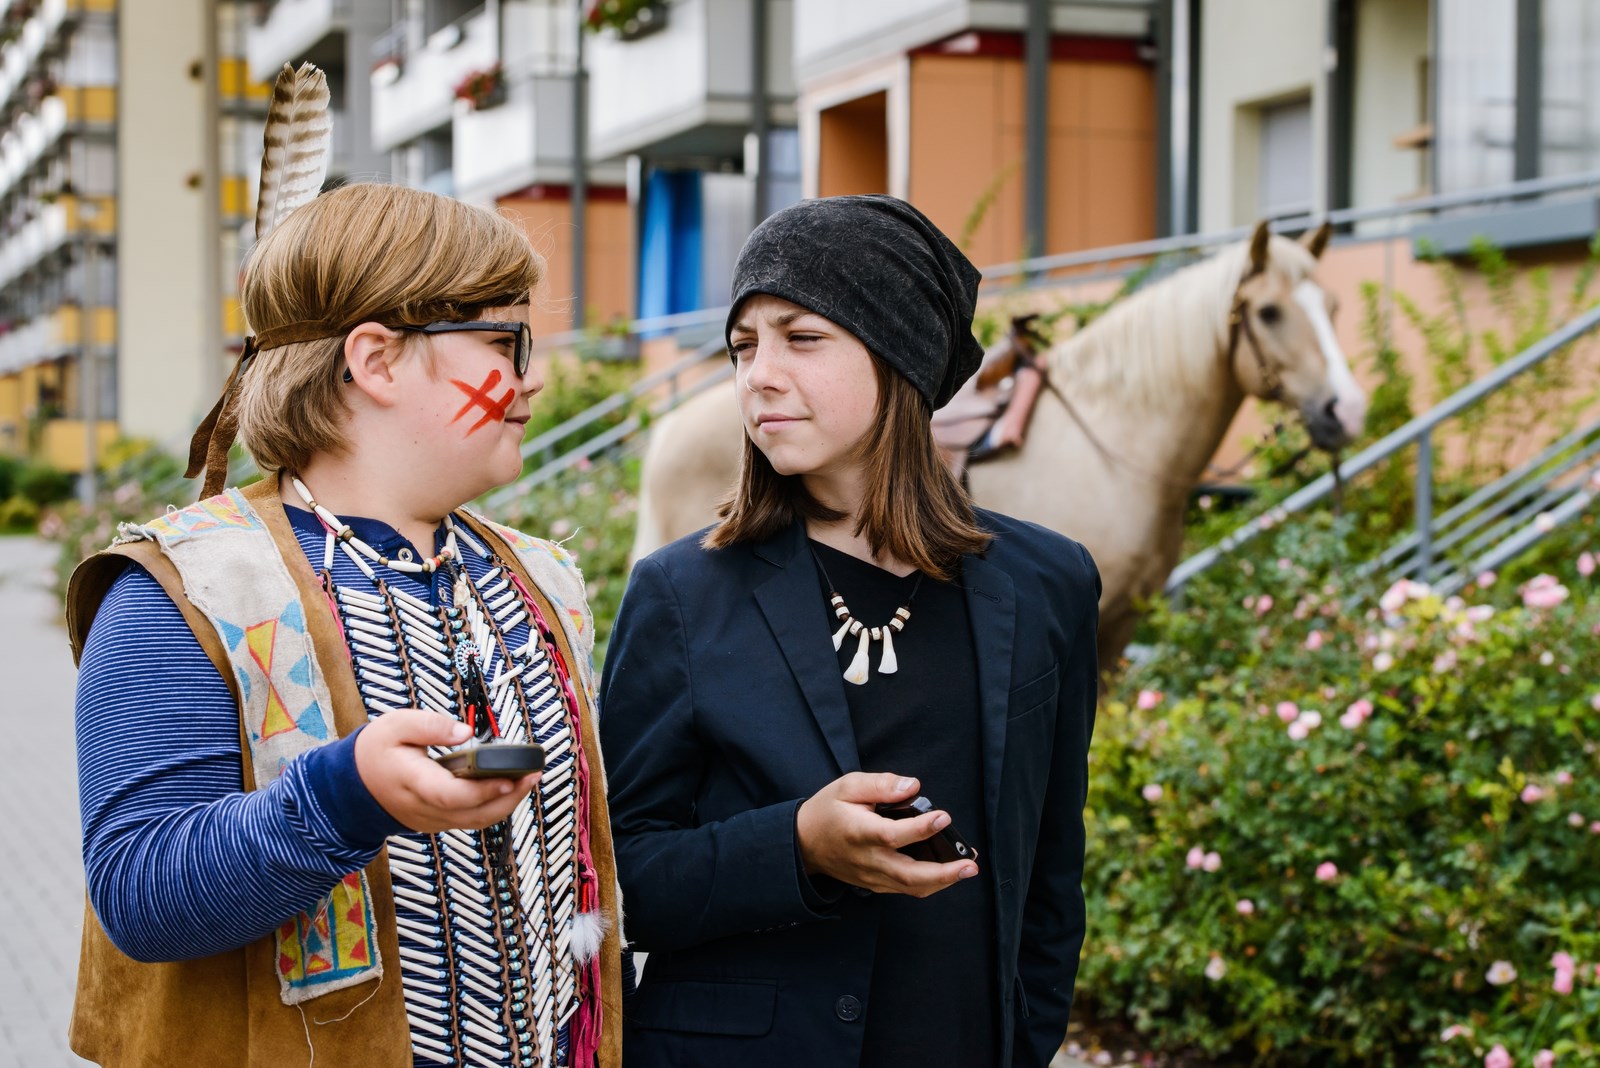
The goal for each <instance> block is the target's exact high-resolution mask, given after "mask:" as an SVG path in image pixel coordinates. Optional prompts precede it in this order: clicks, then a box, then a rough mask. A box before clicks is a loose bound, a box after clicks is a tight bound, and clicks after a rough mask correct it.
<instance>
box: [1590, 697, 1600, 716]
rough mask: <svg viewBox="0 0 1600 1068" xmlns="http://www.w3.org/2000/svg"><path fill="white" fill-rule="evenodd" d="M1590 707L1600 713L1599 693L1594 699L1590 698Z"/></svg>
mask: <svg viewBox="0 0 1600 1068" xmlns="http://www.w3.org/2000/svg"><path fill="white" fill-rule="evenodd" d="M1589 707H1590V708H1592V709H1594V710H1595V711H1596V712H1600V693H1597V694H1595V695H1594V696H1593V697H1591V698H1589Z"/></svg>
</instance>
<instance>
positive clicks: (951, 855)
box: [877, 796, 978, 864]
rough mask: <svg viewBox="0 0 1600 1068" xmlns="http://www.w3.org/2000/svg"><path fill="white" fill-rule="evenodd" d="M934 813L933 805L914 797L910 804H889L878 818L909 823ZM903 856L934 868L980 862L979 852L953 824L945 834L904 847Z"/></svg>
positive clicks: (943, 832)
mask: <svg viewBox="0 0 1600 1068" xmlns="http://www.w3.org/2000/svg"><path fill="white" fill-rule="evenodd" d="M933 810H934V804H933V802H932V801H929V800H928V799H927V798H926V797H921V796H918V797H913V798H912V799H911V800H909V801H886V802H884V803H882V804H880V805H878V806H877V813H878V815H880V816H882V817H884V818H885V819H891V820H909V819H914V818H915V817H917V816H926V815H927V814H928V813H930V812H932V811H933ZM900 852H902V853H904V854H905V855H906V856H908V857H910V858H911V859H912V860H922V861H928V862H930V863H934V864H948V863H950V862H951V861H953V860H977V859H978V851H977V850H976V849H974V848H972V846H971V845H969V844H968V843H967V840H966V839H965V838H962V837H961V834H960V832H959V831H957V830H956V827H955V824H954V823H947V824H945V827H944V830H942V831H938V832H936V833H935V834H934V835H933V836H932V837H931V838H924V839H923V840H922V841H920V842H912V843H911V844H910V845H907V846H902V847H901V848H900Z"/></svg>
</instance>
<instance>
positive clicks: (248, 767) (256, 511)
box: [67, 479, 622, 1068]
mask: <svg viewBox="0 0 1600 1068" xmlns="http://www.w3.org/2000/svg"><path fill="white" fill-rule="evenodd" d="M469 526H470V528H471V529H472V531H473V532H474V533H476V534H477V535H478V537H479V538H480V539H483V540H485V541H486V542H487V543H490V544H493V545H495V546H496V555H497V556H498V557H500V558H501V560H502V561H503V562H504V563H505V564H506V565H507V566H508V567H510V568H511V569H512V571H513V573H514V574H516V575H517V577H518V578H520V579H521V580H522V583H523V585H524V587H525V588H526V590H527V591H528V594H529V596H530V597H531V598H532V599H533V600H534V602H535V603H536V604H537V606H538V608H539V611H540V612H541V613H542V614H543V615H544V617H545V618H546V619H548V620H551V621H559V625H553V626H552V628H551V629H552V631H553V634H554V637H555V642H556V645H557V648H558V649H559V650H560V653H561V655H562V656H563V657H564V658H565V659H566V662H567V663H568V664H570V665H572V669H573V673H574V675H575V676H576V679H577V680H578V681H579V682H580V685H577V686H575V687H574V690H575V691H576V699H577V702H578V705H579V716H578V719H579V723H580V725H581V739H580V742H581V745H582V749H583V752H584V754H585V756H586V758H587V763H588V767H589V768H591V769H593V771H592V774H591V775H590V779H589V785H588V797H589V809H590V813H591V818H590V823H589V834H590V848H591V850H592V854H593V861H594V865H595V869H596V874H597V876H598V884H599V885H598V890H599V895H600V908H601V911H602V913H603V915H604V917H605V919H606V920H607V921H608V923H607V929H606V935H605V941H604V944H603V946H602V949H601V957H600V961H601V982H600V991H601V996H600V1012H601V1021H602V1024H601V1033H600V1042H599V1053H598V1058H597V1063H598V1065H599V1066H600V1068H620V1065H621V1060H622V1039H621V1034H622V1028H621V1011H622V1010H621V982H620V970H619V963H620V944H621V942H620V937H621V925H620V919H621V904H620V901H619V900H618V893H617V882H616V863H615V860H614V858H613V855H612V849H611V825H610V821H609V819H608V818H607V815H606V808H605V776H604V770H603V768H604V765H603V764H602V762H601V758H600V751H599V742H598V738H597V734H596V730H595V718H594V707H595V706H594V669H593V664H592V661H591V659H590V656H589V650H590V649H591V648H592V645H593V621H592V618H591V617H590V615H589V612H588V608H587V605H586V603H585V601H584V593H583V580H582V578H581V576H580V575H579V574H578V572H577V569H576V567H574V566H573V564H572V561H571V557H570V556H568V555H567V554H566V553H565V552H564V551H563V550H562V549H561V548H560V547H559V546H557V545H554V544H552V543H549V542H545V541H540V540H538V539H534V538H529V537H527V536H526V535H523V534H520V533H518V532H517V531H513V530H510V529H508V528H505V527H500V526H497V525H494V524H490V523H487V522H483V521H478V520H475V519H473V518H472V517H469ZM229 530H233V531H235V532H236V533H237V532H238V531H240V530H252V531H253V532H254V533H256V534H258V535H259V534H261V533H262V532H264V533H265V534H266V535H269V536H270V549H275V550H276V552H275V553H273V552H271V551H270V549H269V551H268V552H267V554H266V555H267V557H268V558H267V559H262V560H260V562H259V566H253V567H252V569H251V571H250V572H249V573H248V574H236V575H232V576H230V577H229V578H228V581H231V582H234V583H249V584H251V587H252V589H254V590H257V591H259V592H260V596H258V597H256V598H255V603H256V604H258V605H265V606H268V607H269V608H270V606H271V605H272V603H273V602H274V599H279V600H282V601H283V602H284V604H283V606H282V607H283V608H284V618H286V619H288V620H289V622H290V624H291V626H290V627H289V628H288V630H289V631H291V632H292V633H290V634H289V635H288V639H289V640H292V641H294V642H298V643H300V645H302V646H304V647H306V648H307V649H308V655H309V657H310V658H311V659H312V660H313V661H314V667H315V669H316V670H314V671H312V672H311V673H310V676H309V682H308V681H307V675H306V673H305V672H304V671H303V670H301V671H299V672H295V673H294V678H292V679H291V678H289V677H288V676H289V675H290V674H291V670H290V669H291V667H292V666H293V664H294V661H293V660H291V659H289V658H287V657H286V658H283V664H284V665H285V666H283V667H281V668H278V669H274V670H273V673H272V674H271V675H270V676H269V678H270V681H271V683H272V685H270V686H268V685H248V686H247V687H246V689H247V690H248V691H249V693H248V694H247V695H246V699H245V700H243V701H241V700H240V690H241V687H240V684H239V678H240V675H241V672H242V671H243V670H244V669H243V668H242V667H241V661H242V660H243V659H244V658H245V657H246V653H245V652H244V651H242V650H241V646H242V645H243V644H245V643H244V642H242V641H241V640H240V637H239V635H238V634H236V633H231V631H232V630H233V628H231V627H229V626H228V625H227V623H226V622H225V621H224V622H222V623H221V624H220V626H221V628H222V630H223V631H229V632H230V633H227V634H224V633H221V632H219V622H218V621H217V620H216V617H215V612H216V608H215V604H216V598H215V593H216V589H217V584H216V581H215V580H216V578H217V577H216V576H207V575H206V574H205V573H204V567H203V566H200V567H196V566H195V564H194V563H193V561H194V560H196V559H199V560H202V561H203V560H204V556H200V557H196V556H195V555H194V551H195V549H196V548H197V547H198V546H201V545H205V544H207V539H208V537H209V536H210V534H211V532H214V531H223V532H226V531H229ZM185 540H187V541H188V542H189V544H187V545H186V546H184V548H183V549H182V550H181V551H174V549H175V546H177V545H178V544H179V543H180V542H182V541H185ZM260 544H262V545H268V544H269V543H268V542H267V541H265V540H263V541H261V542H260ZM505 550H509V551H505ZM130 561H131V562H133V563H136V564H138V565H139V566H140V567H143V568H144V569H145V570H146V571H147V572H149V574H150V575H151V576H152V577H153V578H154V579H155V580H156V581H157V582H158V583H160V585H161V587H162V589H163V590H165V591H166V593H167V595H168V596H169V597H171V598H172V601H173V603H174V604H176V605H177V607H178V609H179V611H180V612H181V613H182V614H183V617H184V619H185V620H186V621H187V622H188V624H189V627H190V629H191V630H192V631H193V632H194V635H195V637H196V639H197V640H198V641H199V643H200V646H201V648H202V649H204V650H205V653H206V655H207V657H208V658H210V660H211V662H212V664H213V665H215V666H216V669H217V672H218V673H219V674H220V675H221V676H222V678H223V679H224V680H225V681H226V682H227V684H228V688H229V690H230V692H232V694H233V696H234V700H235V702H236V703H237V704H238V705H239V710H240V721H239V729H240V750H241V754H242V774H243V780H244V788H245V790H247V791H248V790H254V789H256V788H257V787H258V785H260V784H261V783H262V782H263V780H264V779H265V778H267V777H270V776H271V775H272V774H274V772H273V771H272V769H273V767H275V764H274V761H276V760H279V759H283V758H285V757H286V756H287V755H288V754H287V752H285V751H284V750H283V745H285V744H288V745H293V744H296V739H297V737H298V744H300V745H302V746H304V745H306V744H318V743H319V741H320V742H326V741H331V740H333V739H334V738H343V737H346V736H347V735H349V734H350V733H352V732H353V731H355V730H356V729H357V728H359V727H360V726H362V724H364V723H366V722H367V713H366V709H365V707H364V706H363V702H362V700H361V696H360V693H359V691H358V689H357V686H356V680H355V675H354V673H353V671H352V669H351V667H350V659H349V655H348V652H347V650H346V647H345V644H344V640H343V638H342V637H341V635H340V632H339V628H338V624H337V623H336V621H335V619H334V617H333V615H332V613H331V610H330V607H329V605H328V601H327V598H326V596H325V594H324V592H323V590H322V588H321V586H320V584H319V583H318V580H317V577H316V575H315V574H314V573H313V572H312V570H311V567H310V565H309V563H307V561H306V558H305V554H304V552H303V551H302V550H301V548H300V545H299V543H298V541H297V540H296V539H295V535H294V532H293V530H292V528H291V527H290V525H289V521H288V517H287V516H286V515H285V514H284V511H283V505H282V502H281V501H280V500H279V499H278V494H277V485H276V480H274V479H265V480H263V481H261V482H259V483H257V484H255V485H254V486H251V487H249V488H248V489H245V490H243V491H237V490H235V491H229V492H228V493H225V494H223V495H221V496H218V497H213V498H210V499H208V500H205V501H200V502H198V503H197V504H194V505H191V506H189V507H188V508H185V509H181V510H179V511H177V512H173V513H170V514H169V515H167V516H166V517H164V518H162V519H159V520H156V521H155V522H154V523H151V524H148V525H146V526H144V527H130V528H127V529H126V530H125V531H124V537H123V538H119V540H118V542H117V543H116V544H114V545H113V546H112V547H111V548H109V549H108V550H106V551H105V552H102V553H99V554H97V555H95V556H93V557H90V558H89V559H88V560H86V561H84V563H83V564H82V565H80V566H79V568H78V569H77V571H76V572H74V574H73V576H72V580H71V583H70V585H69V587H68V592H67V627H68V631H69V635H70V638H71V641H72V653H73V659H74V661H76V660H77V659H78V658H79V657H80V656H81V655H82V653H83V647H84V643H85V641H86V640H87V638H88V634H89V628H90V626H91V625H92V624H93V623H94V617H95V614H96V612H97V611H98V610H99V608H100V604H101V602H102V601H103V600H104V599H105V596H106V594H107V593H108V592H109V590H110V589H111V586H112V584H113V583H114V582H115V581H116V578H117V576H118V575H120V574H121V573H122V571H123V570H124V569H125V568H126V567H127V566H128V564H129V562H130ZM208 578H209V579H210V580H211V581H210V582H209V587H210V592H209V593H208V590H207V587H208ZM202 606H204V607H202ZM208 612H209V613H211V614H208ZM246 622H247V623H249V622H251V621H246ZM268 622H271V621H268V620H262V621H259V622H258V623H257V625H258V626H259V625H261V624H265V623H268ZM282 629H283V628H280V627H279V626H277V625H276V624H275V623H274V625H273V627H272V630H273V631H274V633H276V632H278V631H280V630H282ZM229 637H231V638H233V639H234V641H232V642H229V641H227V640H225V639H226V638H229ZM272 640H278V639H277V638H274V639H272ZM268 660H269V662H274V663H276V662H278V661H277V658H268ZM259 669H260V667H259V663H256V665H255V668H254V669H253V670H259ZM285 694H288V695H289V696H288V697H287V698H285V696H284V695H285ZM269 696H270V697H271V700H270V701H269ZM285 701H287V703H288V705H289V706H290V707H287V708H286V707H285ZM269 704H270V705H271V707H268V705H269ZM285 715H287V716H288V717H289V719H288V720H283V717H284V716H285ZM272 717H277V718H278V719H279V720H283V724H282V726H281V728H276V727H273V726H271V725H270V724H269V720H271V719H272ZM297 717H298V722H296V718H297ZM297 727H298V728H300V730H299V731H297V730H296V728H297ZM305 735H309V736H310V739H311V740H310V741H308V740H307V738H306V737H305ZM272 739H278V740H279V741H278V743H277V744H276V747H275V744H274V742H273V741H272ZM323 906H324V907H323V910H322V911H321V913H320V914H319V915H318V917H317V919H318V920H321V921H323V922H324V923H328V922H330V921H331V922H332V928H331V931H330V934H331V937H329V938H328V939H326V941H327V943H328V944H329V945H331V946H332V947H333V949H332V960H331V962H330V961H319V962H318V967H316V968H313V967H311V966H310V964H309V963H308V961H309V956H308V954H309V953H310V950H311V947H309V946H308V945H306V944H303V943H302V942H301V941H300V940H299V939H298V938H297V935H296V932H297V931H303V930H305V929H306V927H307V926H308V925H309V924H310V920H309V918H307V917H297V918H290V917H285V921H286V922H285V924H284V926H283V927H282V928H280V929H279V931H278V932H277V933H275V934H274V935H269V936H267V937H265V938H262V939H259V940H257V941H256V942H253V943H251V944H250V945H248V946H245V947H243V948H242V949H238V950H233V951H231V952H228V953H219V954H216V955H215V956H210V957H204V958H201V959H198V960H189V961H173V962H168V963H154V964H146V963H142V962H139V961H136V960H133V959H132V958H130V957H128V956H127V955H125V954H124V953H122V952H121V951H120V950H119V949H117V948H116V946H115V945H113V944H112V942H111V940H110V938H109V937H108V936H107V935H106V933H105V931H104V929H103V928H102V927H101V925H100V922H99V919H98V918H97V917H96V916H95V914H94V910H93V908H92V907H90V906H88V905H87V904H86V905H85V909H84V925H83V946H82V952H81V958H80V961H79V967H78V990H77V997H76V1000H75V1002H74V1005H73V1014H72V1025H71V1032H70V1041H71V1046H72V1049H73V1050H74V1051H75V1052H76V1053H78V1054H79V1055H80V1056H82V1057H85V1058H87V1059H89V1060H91V1061H94V1062H96V1063H98V1064H101V1065H105V1066H108V1068H124V1066H127V1068H133V1066H162V1068H166V1066H173V1065H204V1066H206V1068H268V1066H271V1068H283V1066H287V1065H298V1064H310V1063H312V1059H313V1051H314V1056H315V1063H316V1064H318V1065H350V1066H362V1068H366V1066H372V1068H409V1066H410V1065H411V1063H412V1052H411V1036H410V1027H409V1024H408V1021H407V1017H406V1007H405V1002H404V999H403V996H402V994H403V988H402V985H401V981H400V968H399V961H398V954H399V945H398V939H397V935H396V926H395V906H394V898H393V891H392V889H391V886H390V881H389V858H388V849H387V848H385V849H384V850H383V851H382V852H380V853H379V855H378V857H377V859H376V860H374V861H373V863H372V864H370V865H368V866H367V868H366V869H365V870H364V871H362V872H359V873H352V874H351V875H350V876H349V877H347V878H346V879H345V880H343V881H342V882H341V883H339V884H338V885H336V886H335V887H334V888H333V889H332V890H331V891H330V894H329V896H328V898H326V899H325V900H324V903H323ZM339 917H343V919H342V920H340V919H338V918H339ZM300 920H306V921H307V923H306V924H301V923H300V922H298V921H300ZM341 924H342V927H341ZM285 961H290V962H291V964H290V966H289V967H285V966H284V962H285ZM385 965H387V968H385ZM583 1068H587V1066H583Z"/></svg>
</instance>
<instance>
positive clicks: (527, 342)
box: [344, 319, 533, 382]
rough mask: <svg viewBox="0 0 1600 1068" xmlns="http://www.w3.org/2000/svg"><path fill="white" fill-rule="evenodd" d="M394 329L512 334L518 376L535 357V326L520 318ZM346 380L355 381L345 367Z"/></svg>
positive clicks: (430, 332) (447, 332)
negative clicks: (505, 320) (514, 343)
mask: <svg viewBox="0 0 1600 1068" xmlns="http://www.w3.org/2000/svg"><path fill="white" fill-rule="evenodd" d="M394 329H396V330H407V331H410V332H411V333H413V334H458V333H463V332H467V331H479V330H481V331H486V332H493V333H497V334H510V335H511V336H512V337H514V338H516V347H515V348H514V349H513V351H512V353H511V367H512V369H513V370H515V371H516V373H517V377H518V378H521V377H522V376H523V375H525V374H527V373H528V364H529V362H530V361H531V360H532V359H533V328H532V327H530V326H529V325H528V324H527V323H524V322H520V321H518V320H511V321H510V322H494V321H490V320H487V319H474V320H472V321H471V322H465V323H459V322H455V321H452V320H442V321H440V322H437V323H426V324H424V325H422V326H397V327H395V328H394ZM344 380H345V381H346V382H353V381H355V379H354V378H353V377H352V376H351V374H350V370H349V369H348V368H346V369H345V372H344Z"/></svg>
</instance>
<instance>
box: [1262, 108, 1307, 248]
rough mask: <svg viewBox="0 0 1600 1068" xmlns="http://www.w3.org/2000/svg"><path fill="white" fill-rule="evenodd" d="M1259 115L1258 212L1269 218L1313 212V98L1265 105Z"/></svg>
mask: <svg viewBox="0 0 1600 1068" xmlns="http://www.w3.org/2000/svg"><path fill="white" fill-rule="evenodd" d="M1260 118H1261V144H1260V157H1259V167H1260V169H1259V172H1258V173H1257V176H1256V183H1257V184H1256V190H1257V193H1256V199H1257V213H1256V214H1257V216H1258V217H1260V218H1266V217H1269V216H1284V215H1302V214H1305V213H1307V212H1310V211H1311V208H1312V204H1311V180H1312V152H1311V100H1310V98H1305V99H1301V100H1292V101H1287V102H1285V103H1281V104H1268V105H1265V106H1263V107H1262V108H1261V109H1260Z"/></svg>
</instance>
